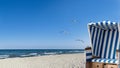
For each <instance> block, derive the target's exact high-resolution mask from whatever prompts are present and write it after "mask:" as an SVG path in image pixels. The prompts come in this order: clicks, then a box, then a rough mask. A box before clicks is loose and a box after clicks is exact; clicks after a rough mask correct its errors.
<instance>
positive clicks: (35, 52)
mask: <svg viewBox="0 0 120 68" xmlns="http://www.w3.org/2000/svg"><path fill="white" fill-rule="evenodd" d="M71 53H84V50H83V49H0V59H5V58H14V57H31V56H44V55H57V54H71Z"/></svg>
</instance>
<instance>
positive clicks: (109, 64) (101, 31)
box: [85, 21, 120, 68]
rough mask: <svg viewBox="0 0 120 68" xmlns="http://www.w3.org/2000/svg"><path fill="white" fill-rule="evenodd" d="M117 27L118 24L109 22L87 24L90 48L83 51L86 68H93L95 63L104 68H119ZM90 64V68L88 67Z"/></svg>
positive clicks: (119, 56) (119, 47)
mask: <svg viewBox="0 0 120 68" xmlns="http://www.w3.org/2000/svg"><path fill="white" fill-rule="evenodd" d="M119 26H120V25H119V23H117V22H111V21H103V22H97V23H94V22H91V23H89V24H88V31H89V37H90V43H91V48H89V47H88V48H86V49H85V53H86V68H91V67H92V68H93V66H94V65H95V63H96V64H99V63H100V64H101V65H103V66H102V67H106V68H116V67H118V68H120V62H119V61H120V44H119V42H120V40H119V39H120V38H119V37H120V36H119V34H120V33H119V32H120V27H119ZM116 57H117V58H116ZM91 63H92V65H91V67H88V66H87V65H88V64H91ZM89 66H90V65H89ZM94 68H95V67H94ZM96 68H101V67H100V66H99V67H96Z"/></svg>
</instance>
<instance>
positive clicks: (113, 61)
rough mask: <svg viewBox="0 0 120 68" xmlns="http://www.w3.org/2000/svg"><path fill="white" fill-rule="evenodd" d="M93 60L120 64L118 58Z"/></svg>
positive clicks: (93, 60)
mask: <svg viewBox="0 0 120 68" xmlns="http://www.w3.org/2000/svg"><path fill="white" fill-rule="evenodd" d="M92 62H101V63H112V64H118V60H116V59H99V58H97V59H92Z"/></svg>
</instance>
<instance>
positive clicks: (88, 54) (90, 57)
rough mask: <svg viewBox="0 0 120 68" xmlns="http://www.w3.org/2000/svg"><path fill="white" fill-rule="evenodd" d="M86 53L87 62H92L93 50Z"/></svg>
mask: <svg viewBox="0 0 120 68" xmlns="http://www.w3.org/2000/svg"><path fill="white" fill-rule="evenodd" d="M85 52H86V61H87V62H90V61H91V60H92V50H85Z"/></svg>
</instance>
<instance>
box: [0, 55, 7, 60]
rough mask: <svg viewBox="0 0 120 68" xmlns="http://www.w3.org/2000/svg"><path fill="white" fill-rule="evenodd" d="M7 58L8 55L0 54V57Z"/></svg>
mask: <svg viewBox="0 0 120 68" xmlns="http://www.w3.org/2000/svg"><path fill="white" fill-rule="evenodd" d="M5 58H9V55H0V59H5Z"/></svg>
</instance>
